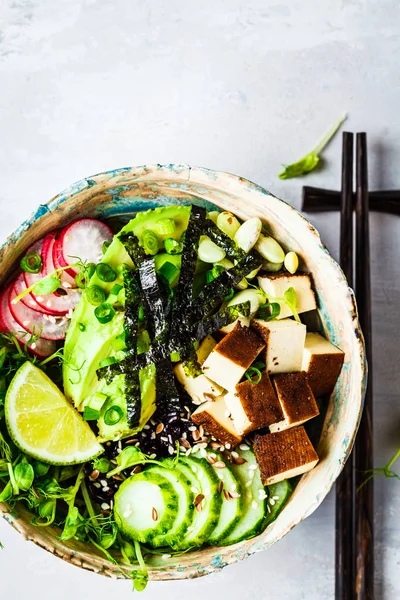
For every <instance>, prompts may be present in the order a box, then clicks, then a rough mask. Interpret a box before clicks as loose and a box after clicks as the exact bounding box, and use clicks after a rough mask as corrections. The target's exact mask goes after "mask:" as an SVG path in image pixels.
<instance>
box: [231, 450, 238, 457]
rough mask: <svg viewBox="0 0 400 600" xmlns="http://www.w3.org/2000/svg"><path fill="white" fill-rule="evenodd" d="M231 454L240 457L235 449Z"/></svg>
mask: <svg viewBox="0 0 400 600" xmlns="http://www.w3.org/2000/svg"><path fill="white" fill-rule="evenodd" d="M231 454H232V457H233V458H239V454H238V453H237V452H235V451H234V450H232V452H231Z"/></svg>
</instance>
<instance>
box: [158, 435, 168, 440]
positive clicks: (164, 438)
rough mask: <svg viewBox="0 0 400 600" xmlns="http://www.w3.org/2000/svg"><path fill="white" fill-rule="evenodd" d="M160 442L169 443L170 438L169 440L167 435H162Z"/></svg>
mask: <svg viewBox="0 0 400 600" xmlns="http://www.w3.org/2000/svg"><path fill="white" fill-rule="evenodd" d="M160 440H161V441H162V442H168V438H167V436H166V435H161V436H160Z"/></svg>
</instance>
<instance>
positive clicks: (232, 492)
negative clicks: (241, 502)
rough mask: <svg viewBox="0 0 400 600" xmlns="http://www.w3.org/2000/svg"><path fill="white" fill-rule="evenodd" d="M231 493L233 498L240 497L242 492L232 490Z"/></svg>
mask: <svg viewBox="0 0 400 600" xmlns="http://www.w3.org/2000/svg"><path fill="white" fill-rule="evenodd" d="M229 495H230V497H231V498H240V494H238V492H235V491H230V492H229Z"/></svg>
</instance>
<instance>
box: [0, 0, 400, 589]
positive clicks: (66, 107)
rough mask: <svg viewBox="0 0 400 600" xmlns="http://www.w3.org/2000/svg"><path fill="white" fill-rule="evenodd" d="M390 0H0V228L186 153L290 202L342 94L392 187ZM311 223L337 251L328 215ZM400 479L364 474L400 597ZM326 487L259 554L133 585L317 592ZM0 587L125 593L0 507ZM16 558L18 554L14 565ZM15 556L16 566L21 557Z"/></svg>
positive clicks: (386, 348)
mask: <svg viewBox="0 0 400 600" xmlns="http://www.w3.org/2000/svg"><path fill="white" fill-rule="evenodd" d="M399 18H400V5H399V3H398V2H397V1H396V0H385V1H383V2H380V3H378V2H375V1H374V0H353V1H350V0H347V1H346V2H345V1H339V0H333V1H332V2H330V3H323V2H322V3H321V2H318V1H317V0H303V1H300V0H291V1H290V2H289V1H288V0H286V1H285V2H279V0H278V1H274V2H272V1H270V0H247V1H246V2H245V1H243V0H242V1H239V0H213V1H212V2H211V0H203V2H202V3H195V2H187V1H186V2H184V1H183V0H170V2H168V4H167V3H166V2H163V1H162V0H151V1H146V0H136V2H130V3H128V2H124V1H123V0H113V2H106V1H105V0H101V1H100V0H99V1H97V2H96V1H93V0H87V1H83V0H58V1H57V2H52V1H51V0H17V1H11V0H1V1H0V91H1V92H0V138H1V140H2V143H1V144H0V146H1V147H0V174H1V186H0V207H1V219H0V237H1V239H4V237H5V236H6V235H7V234H8V233H11V231H12V230H13V229H15V228H16V227H17V226H18V225H19V224H20V222H21V220H22V219H23V218H25V217H26V216H27V215H28V214H29V213H30V212H31V211H32V210H33V209H34V208H35V207H36V206H37V205H38V204H39V203H40V202H42V201H44V200H47V199H48V198H50V197H51V196H53V195H54V194H56V193H57V192H59V191H60V190H62V189H63V188H64V187H66V186H67V185H69V184H70V183H71V182H73V181H74V180H77V179H80V178H81V177H83V176H86V175H90V174H92V173H96V172H99V171H103V170H105V169H109V168H113V167H118V166H125V165H134V164H144V163H152V162H160V163H165V162H168V163H169V162H177V163H178V162H186V163H189V164H193V165H202V166H208V167H210V168H214V169H220V170H227V171H231V172H234V173H238V174H240V175H243V176H244V177H248V178H249V179H252V180H254V181H257V182H258V183H260V184H261V185H263V186H265V187H266V188H268V189H269V190H271V191H272V192H273V193H275V194H276V195H277V196H280V197H282V198H283V199H285V200H287V201H289V202H291V203H292V204H293V205H294V206H296V207H299V205H300V196H301V186H302V184H303V183H304V182H307V184H309V185H318V186H326V187H336V186H337V184H338V179H339V177H340V175H339V173H340V158H339V157H340V139H339V138H337V139H335V140H334V142H333V143H332V144H331V145H330V146H329V148H328V149H327V151H326V152H325V153H324V157H325V159H326V163H325V168H324V169H323V170H320V171H318V172H315V173H314V174H311V175H309V176H308V177H307V178H305V179H304V180H300V179H298V180H291V181H280V180H279V179H278V178H277V176H276V174H277V172H278V171H279V169H280V165H281V163H284V162H291V161H292V160H295V159H297V158H300V157H301V156H302V154H303V153H304V152H305V151H308V150H310V149H311V148H312V147H313V145H314V144H315V142H316V141H317V140H318V138H319V137H320V136H321V135H322V134H323V133H324V131H325V130H326V129H327V128H328V127H329V126H330V125H331V123H333V122H334V121H335V120H336V118H337V117H338V116H339V115H340V113H341V112H342V111H343V110H346V111H348V113H349V119H348V122H347V128H348V129H350V130H354V131H357V130H367V131H368V136H369V151H370V153H369V160H370V185H371V188H378V187H380V188H391V187H400V176H399V172H398V165H399V162H400V142H399V138H400V135H399V134H400V121H399V116H398V106H399V94H398V88H399V61H398V56H399V50H400V34H399V33H398V22H399ZM311 220H312V222H313V223H314V224H315V225H316V226H317V228H318V229H319V230H320V232H321V235H322V237H323V239H325V241H326V243H327V245H328V246H329V248H330V249H331V251H332V252H333V254H334V255H337V247H338V244H337V237H338V235H337V234H338V218H337V217H336V216H334V215H329V216H326V215H325V216H322V215H320V216H318V217H316V216H313V217H312V219H311ZM399 228H400V224H399V221H398V220H397V218H394V217H390V216H386V215H373V217H372V224H371V230H372V248H371V252H372V274H373V301H374V305H373V310H374V356H375V360H374V369H375V372H374V375H375V379H374V388H375V414H376V418H375V433H376V464H377V465H381V464H382V463H383V462H386V461H387V459H388V458H389V457H390V456H391V455H392V454H393V452H394V450H395V448H396V447H397V446H398V444H399V431H400V402H399V392H398V390H399V386H400V374H399V369H398V349H397V348H398V347H397V337H398V332H396V328H397V329H398V323H399V322H400V304H399V293H400V284H399V275H400V269H399V266H398V264H397V263H398V257H399V255H400V236H399ZM399 500H400V488H399V485H398V482H397V481H395V480H391V481H384V480H377V481H376V535H377V552H376V561H377V576H376V583H377V597H379V598H384V599H385V600H395V599H396V598H398V597H400V577H399V572H400V510H399V505H400V503H399ZM333 507H334V496H333V494H331V495H330V496H329V497H328V498H327V499H326V501H325V502H324V503H323V505H322V506H321V507H320V509H319V510H317V511H316V513H314V514H313V515H312V516H311V517H310V518H309V519H307V520H306V521H305V522H303V523H302V524H301V525H299V526H298V527H297V528H296V529H295V530H294V531H293V532H292V533H291V534H290V535H289V536H287V537H286V538H285V539H283V540H282V541H281V542H280V543H279V544H278V545H276V546H275V547H273V548H271V549H270V550H268V551H267V552H266V553H263V554H258V555H256V556H254V557H253V558H251V559H250V560H248V561H246V562H245V563H241V564H239V565H235V566H232V567H229V568H227V569H225V570H223V571H222V572H221V573H219V574H218V575H214V576H210V577H208V578H205V579H200V580H196V581H186V582H173V583H168V584H154V585H153V586H151V587H150V588H149V590H148V591H147V592H146V594H147V597H148V598H156V597H158V595H159V594H163V596H164V597H165V598H166V600H170V599H171V600H172V599H173V598H180V597H183V596H188V597H191V598H193V600H197V598H198V599H200V598H203V597H204V596H205V595H207V596H208V597H210V598H211V599H212V600H214V598H221V597H225V595H226V596H227V597H229V598H231V599H232V600H239V599H242V598H243V599H250V598H261V597H269V598H271V599H279V600H281V599H285V600H286V599H288V600H292V599H293V600H299V599H301V598H307V599H308V600H328V599H330V598H332V597H333V582H334V562H333V545H334V529H333V527H334V520H333ZM0 540H1V541H2V542H3V544H4V545H5V546H6V549H5V551H3V552H2V554H1V557H0V576H1V578H2V586H1V590H2V595H4V597H6V596H7V597H8V598H10V599H12V600H13V599H14V598H18V597H23V596H26V595H28V593H29V595H30V597H31V598H34V599H35V600H36V599H39V598H41V599H43V600H47V599H50V598H53V597H55V596H56V595H57V598H59V600H64V599H65V600H66V599H67V598H70V597H71V596H72V597H73V596H74V595H75V596H77V597H79V598H80V600H86V599H89V598H97V599H98V600H103V599H104V600H106V598H109V597H110V595H111V594H118V595H119V597H120V598H128V597H130V594H131V592H130V584H129V583H124V582H118V583H115V582H113V581H109V580H105V579H100V578H99V577H97V576H95V575H92V574H90V573H85V572H82V571H80V570H78V569H77V568H75V567H72V566H70V565H67V564H64V563H63V562H62V561H60V560H58V559H56V558H54V557H53V556H50V555H48V554H46V553H44V552H43V551H42V550H40V549H38V548H36V547H34V546H33V545H31V544H25V543H24V542H23V540H22V539H20V538H19V537H18V536H17V534H16V533H15V532H14V531H13V530H12V529H11V528H10V527H8V526H7V525H6V523H4V522H0ZM22 566H24V569H23V571H22ZM22 572H23V573H24V575H23V577H21V573H22Z"/></svg>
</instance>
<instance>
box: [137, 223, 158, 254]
mask: <svg viewBox="0 0 400 600" xmlns="http://www.w3.org/2000/svg"><path fill="white" fill-rule="evenodd" d="M141 241H142V246H143V249H144V251H145V252H146V254H151V255H153V256H154V254H157V252H158V250H159V247H160V244H159V242H158V237H157V236H156V234H155V233H154V231H150V229H146V231H143V233H142V240H141Z"/></svg>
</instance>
